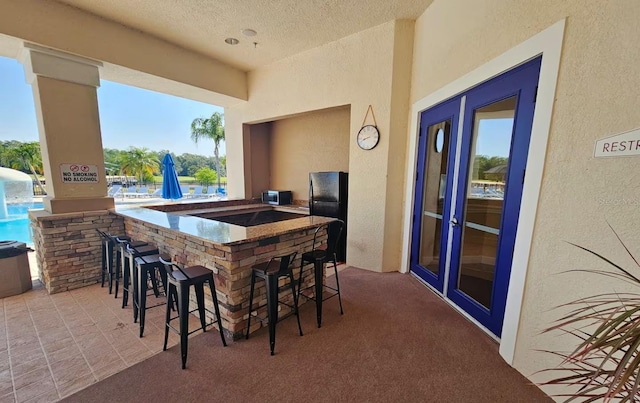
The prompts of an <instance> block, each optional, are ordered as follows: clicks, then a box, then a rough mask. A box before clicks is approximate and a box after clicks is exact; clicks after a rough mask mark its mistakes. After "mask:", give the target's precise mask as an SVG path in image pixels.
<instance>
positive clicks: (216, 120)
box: [191, 112, 224, 187]
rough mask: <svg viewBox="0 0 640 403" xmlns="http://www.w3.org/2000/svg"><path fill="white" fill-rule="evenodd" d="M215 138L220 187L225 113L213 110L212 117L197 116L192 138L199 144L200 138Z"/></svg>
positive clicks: (214, 152)
mask: <svg viewBox="0 0 640 403" xmlns="http://www.w3.org/2000/svg"><path fill="white" fill-rule="evenodd" d="M202 139H211V140H213V144H214V148H213V155H214V157H215V159H216V172H217V173H218V187H220V175H219V173H220V155H219V146H220V143H221V142H222V141H224V115H223V114H221V113H220V112H213V114H212V115H211V117H210V118H208V119H207V118H196V119H194V120H193V122H191V140H193V142H194V143H196V144H198V141H199V140H202Z"/></svg>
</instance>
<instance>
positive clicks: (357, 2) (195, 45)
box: [57, 0, 433, 70]
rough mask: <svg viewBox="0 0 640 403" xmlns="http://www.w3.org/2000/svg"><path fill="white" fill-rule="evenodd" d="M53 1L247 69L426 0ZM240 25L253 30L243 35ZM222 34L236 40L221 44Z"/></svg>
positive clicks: (403, 13)
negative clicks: (254, 32) (233, 44)
mask: <svg viewBox="0 0 640 403" xmlns="http://www.w3.org/2000/svg"><path fill="white" fill-rule="evenodd" d="M57 1H59V2H61V3H65V4H67V5H70V6H73V7H77V8H79V9H82V10H84V11H87V12H90V13H92V14H96V15H98V16H101V17H103V18H106V19H109V20H112V21H115V22H118V23H120V24H123V25H126V26H128V27H131V28H134V29H137V30H140V31H142V32H146V33H148V34H150V35H153V36H156V37H159V38H161V39H164V40H166V41H168V42H171V43H174V44H176V45H179V46H181V47H183V48H187V49H190V50H193V51H196V52H198V53H202V54H204V55H207V56H210V57H213V58H215V59H218V60H220V61H222V62H225V63H227V64H230V65H232V66H235V67H238V68H240V69H242V70H252V69H254V68H256V67H259V66H262V65H265V64H269V63H272V62H274V61H276V60H280V59H283V58H286V57H287V56H291V55H294V54H296V53H299V52H302V51H304V50H307V49H312V48H315V47H318V46H320V45H323V44H325V43H328V42H332V41H335V40H337V39H340V38H343V37H345V36H348V35H351V34H353V33H356V32H359V31H362V30H364V29H367V28H371V27H374V26H376V25H380V24H382V23H384V22H387V21H390V20H394V19H417V18H418V17H419V16H420V15H421V14H422V13H423V12H424V10H425V9H426V8H427V7H428V6H429V4H431V2H432V1H433V0H215V1H214V0H180V1H176V0H100V1H96V0H57ZM244 28H252V29H254V30H255V31H257V32H258V34H257V35H256V36H254V37H246V36H244V35H243V34H242V32H241V31H242V29H244ZM228 37H235V38H237V39H239V40H240V43H239V44H238V45H235V46H230V45H227V44H226V43H225V42H224V39H225V38H228ZM253 42H257V45H255V46H254V43H253Z"/></svg>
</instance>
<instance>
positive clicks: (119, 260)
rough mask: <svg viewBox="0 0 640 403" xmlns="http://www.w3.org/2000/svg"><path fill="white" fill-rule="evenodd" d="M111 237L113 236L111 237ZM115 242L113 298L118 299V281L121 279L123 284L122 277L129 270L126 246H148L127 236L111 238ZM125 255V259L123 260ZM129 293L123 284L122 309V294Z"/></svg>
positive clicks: (125, 301) (124, 303)
mask: <svg viewBox="0 0 640 403" xmlns="http://www.w3.org/2000/svg"><path fill="white" fill-rule="evenodd" d="M112 237H113V236H112ZM113 238H114V240H115V245H116V263H115V269H116V275H115V278H116V281H115V282H116V295H115V297H116V298H118V289H119V287H120V279H121V278H122V279H123V282H124V277H125V272H126V271H127V270H128V269H129V267H130V263H129V260H128V259H129V256H128V255H127V245H131V246H132V247H134V248H137V247H140V246H144V245H148V243H147V242H144V241H134V240H132V239H131V237H128V236H116V237H113ZM125 255H127V256H126V259H125ZM127 280H129V276H128V275H127ZM125 291H127V293H128V291H129V288H128V283H127V284H123V286H122V292H123V298H122V307H123V308H124V307H125V306H127V299H125V298H124V292H125ZM127 296H128V294H127Z"/></svg>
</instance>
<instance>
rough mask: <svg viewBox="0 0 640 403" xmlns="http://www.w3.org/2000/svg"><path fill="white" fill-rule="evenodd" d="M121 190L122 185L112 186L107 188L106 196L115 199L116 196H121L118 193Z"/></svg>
mask: <svg viewBox="0 0 640 403" xmlns="http://www.w3.org/2000/svg"><path fill="white" fill-rule="evenodd" d="M121 189H122V185H113V186H111V187H110V188H109V190H107V196H109V197H115V196H116V195H117V194H122V193H119V192H120V190H121Z"/></svg>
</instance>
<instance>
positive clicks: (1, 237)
mask: <svg viewBox="0 0 640 403" xmlns="http://www.w3.org/2000/svg"><path fill="white" fill-rule="evenodd" d="M43 207H44V206H43V204H42V203H20V204H7V211H8V213H9V217H8V218H3V219H0V241H19V242H24V243H26V244H27V245H33V240H32V239H31V227H30V225H29V215H28V211H29V209H41V208H43Z"/></svg>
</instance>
